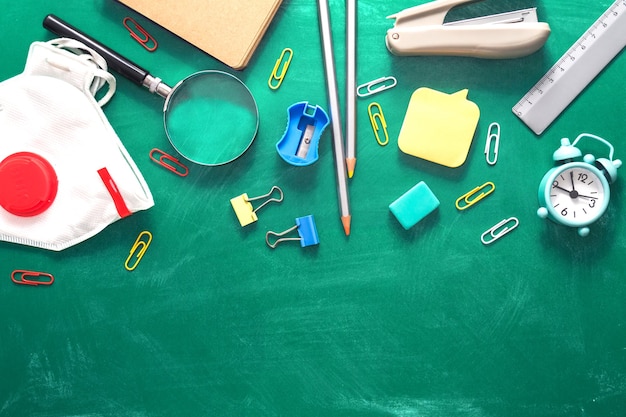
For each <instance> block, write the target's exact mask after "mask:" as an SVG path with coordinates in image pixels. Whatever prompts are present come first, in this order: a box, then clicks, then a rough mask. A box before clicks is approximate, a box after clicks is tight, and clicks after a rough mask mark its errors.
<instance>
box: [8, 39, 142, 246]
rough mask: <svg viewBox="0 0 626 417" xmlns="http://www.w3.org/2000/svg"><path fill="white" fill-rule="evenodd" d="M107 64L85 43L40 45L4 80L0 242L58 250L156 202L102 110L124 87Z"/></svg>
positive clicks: (42, 43) (78, 241)
mask: <svg viewBox="0 0 626 417" xmlns="http://www.w3.org/2000/svg"><path fill="white" fill-rule="evenodd" d="M106 69H107V66H106V62H105V61H104V59H103V58H102V57H101V56H99V55H98V54H97V53H96V52H95V51H93V50H91V49H89V48H87V47H86V46H84V45H83V44H81V43H79V42H76V41H73V40H70V39H57V40H52V41H50V42H47V43H44V42H34V43H33V44H32V45H31V47H30V50H29V52H28V57H27V61H26V66H25V68H24V71H23V72H22V73H21V74H19V75H17V76H15V77H13V78H10V79H8V80H6V81H3V82H2V83H0V109H2V110H1V113H2V117H0V161H1V162H0V240H3V241H7V242H13V243H18V244H22V245H28V246H35V247H39V248H44V249H49V250H55V251H59V250H62V249H65V248H68V247H70V246H72V245H75V244H77V243H80V242H82V241H84V240H86V239H88V238H90V237H92V236H94V235H96V234H97V233H99V232H100V231H102V230H103V229H104V228H105V227H106V226H108V225H109V224H111V223H113V222H115V221H117V220H119V219H121V218H124V217H127V216H129V215H130V214H132V213H134V212H136V211H139V210H146V209H148V208H150V207H152V206H153V205H154V201H153V199H152V194H151V193H150V189H149V188H148V185H147V184H146V182H145V180H144V178H143V176H142V175H141V172H140V171H139V169H138V168H137V166H136V165H135V163H134V161H133V160H132V158H131V156H130V155H129V154H128V152H127V151H126V149H125V148H124V146H123V145H122V143H121V141H120V139H119V138H118V137H117V134H116V133H115V131H114V130H113V128H112V127H111V125H110V124H109V122H108V120H107V118H106V116H105V115H104V113H103V112H102V110H101V108H100V107H101V106H103V105H104V104H106V103H107V102H108V101H109V100H110V99H111V97H112V96H113V94H114V93H115V86H116V83H115V78H114V77H113V76H112V75H111V74H110V73H108V72H107V71H106ZM105 87H106V88H105ZM96 94H98V96H99V97H101V98H100V99H99V101H96V99H95V98H94V96H95V95H96Z"/></svg>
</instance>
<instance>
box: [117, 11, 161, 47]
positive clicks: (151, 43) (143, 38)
mask: <svg viewBox="0 0 626 417" xmlns="http://www.w3.org/2000/svg"><path fill="white" fill-rule="evenodd" d="M128 22H130V25H129V24H128ZM122 23H123V24H124V27H125V28H126V29H128V31H129V32H130V36H132V37H133V39H134V40H136V41H137V42H139V44H141V46H143V47H144V48H146V49H147V50H148V51H150V52H153V51H154V50H155V49H157V46H159V44H158V43H157V41H156V39H154V38H153V37H152V35H150V34H149V33H148V32H147V31H146V30H145V29H144V28H142V27H141V26H140V25H139V23H137V22H136V21H135V19H133V18H132V17H126V18H124V20H123V21H122ZM132 26H134V28H133V27H132ZM137 32H139V33H137Z"/></svg>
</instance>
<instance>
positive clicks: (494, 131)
mask: <svg viewBox="0 0 626 417" xmlns="http://www.w3.org/2000/svg"><path fill="white" fill-rule="evenodd" d="M492 142H493V149H492V148H491V145H492ZM498 149H500V125H499V124H498V123H496V122H493V123H491V124H490V125H489V129H487V142H486V143H485V158H486V159H487V163H488V164H489V165H495V164H496V162H498Z"/></svg>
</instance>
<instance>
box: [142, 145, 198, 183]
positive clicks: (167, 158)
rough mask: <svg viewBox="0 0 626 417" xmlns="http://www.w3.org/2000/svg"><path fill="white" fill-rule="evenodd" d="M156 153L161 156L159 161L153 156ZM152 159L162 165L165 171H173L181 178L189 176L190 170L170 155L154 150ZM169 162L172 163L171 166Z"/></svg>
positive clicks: (151, 153)
mask: <svg viewBox="0 0 626 417" xmlns="http://www.w3.org/2000/svg"><path fill="white" fill-rule="evenodd" d="M154 153H158V154H159V159H156V158H155V157H154V155H153V154H154ZM150 159H152V160H153V161H154V162H156V163H157V164H159V165H161V166H162V167H164V168H165V169H168V170H170V171H172V172H173V173H174V174H176V175H180V176H181V177H186V176H187V174H189V168H187V167H186V166H185V165H183V164H181V163H180V161H179V160H178V159H176V158H174V157H173V156H172V155H169V154H167V153H165V152H163V151H162V150H160V149H157V148H154V149H152V150H151V151H150ZM168 162H171V164H169V163H168ZM179 169H180V170H179Z"/></svg>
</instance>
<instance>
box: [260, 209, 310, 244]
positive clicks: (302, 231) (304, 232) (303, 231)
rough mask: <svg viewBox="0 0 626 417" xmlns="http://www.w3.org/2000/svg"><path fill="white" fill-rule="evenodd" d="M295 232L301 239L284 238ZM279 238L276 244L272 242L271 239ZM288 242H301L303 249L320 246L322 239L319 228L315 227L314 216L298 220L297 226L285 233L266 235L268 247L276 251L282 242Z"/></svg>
mask: <svg viewBox="0 0 626 417" xmlns="http://www.w3.org/2000/svg"><path fill="white" fill-rule="evenodd" d="M294 230H297V232H298V236H299V237H283V236H285V235H287V234H289V233H291V232H293V231H294ZM272 236H274V237H277V238H278V239H276V240H275V241H274V242H271V241H270V237H272ZM286 241H300V246H301V247H303V248H304V247H306V246H313V245H319V243H320V238H319V236H318V234H317V227H315V219H314V218H313V216H312V215H308V216H304V217H298V218H296V225H295V226H293V227H292V228H290V229H287V230H285V231H284V232H280V233H276V232H267V234H266V235H265V243H267V246H269V247H270V248H272V249H274V248H275V247H276V246H278V244H279V243H281V242H286Z"/></svg>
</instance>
